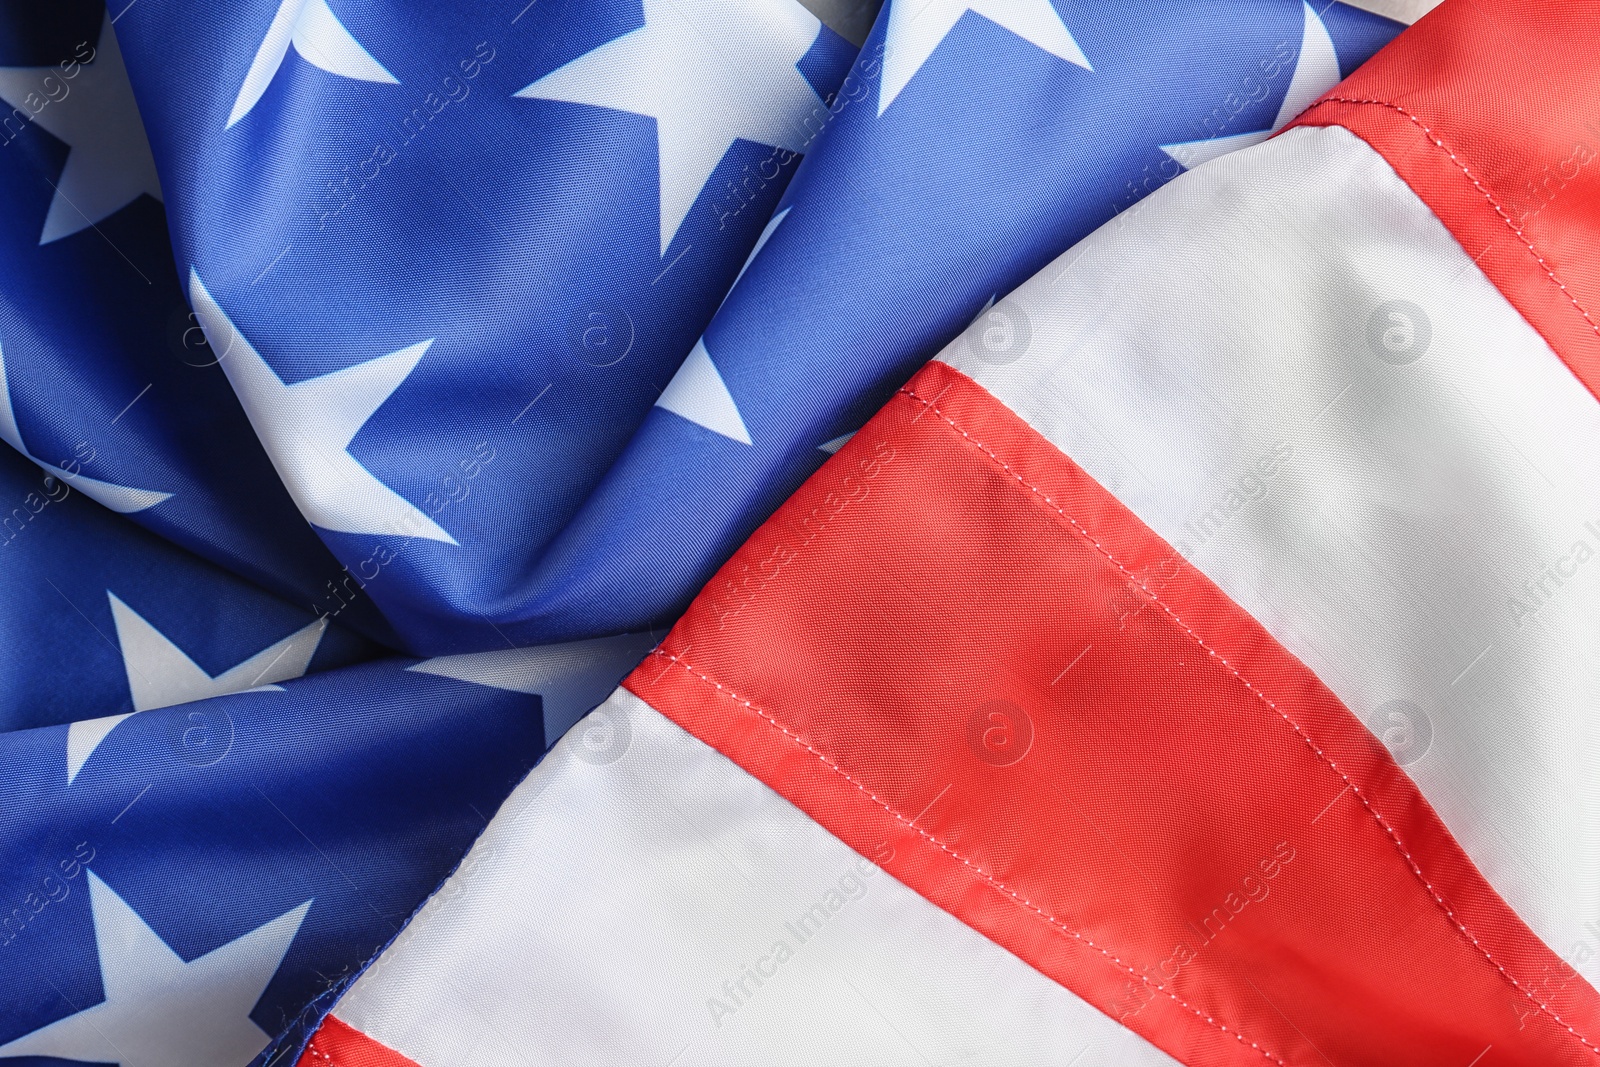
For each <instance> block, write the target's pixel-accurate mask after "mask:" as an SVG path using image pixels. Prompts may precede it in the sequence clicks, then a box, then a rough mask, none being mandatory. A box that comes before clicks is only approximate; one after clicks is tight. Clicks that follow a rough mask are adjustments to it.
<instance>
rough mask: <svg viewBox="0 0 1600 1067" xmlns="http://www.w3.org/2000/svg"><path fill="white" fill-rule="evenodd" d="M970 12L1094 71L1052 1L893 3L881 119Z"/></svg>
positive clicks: (885, 52)
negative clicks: (940, 44)
mask: <svg viewBox="0 0 1600 1067" xmlns="http://www.w3.org/2000/svg"><path fill="white" fill-rule="evenodd" d="M968 11H971V12H973V13H974V14H977V15H981V16H983V17H984V18H986V19H988V20H989V21H990V22H992V23H994V24H995V25H996V26H999V27H1000V28H1001V29H1006V30H1010V31H1011V32H1012V33H1014V34H1016V35H1017V36H1018V37H1021V38H1022V39H1023V40H1024V41H1027V42H1028V43H1030V44H1033V45H1037V46H1038V47H1040V48H1042V49H1044V50H1045V51H1046V52H1049V53H1050V54H1051V55H1053V56H1057V57H1059V58H1061V59H1064V60H1066V61H1067V62H1068V63H1076V64H1077V65H1078V66H1080V67H1082V68H1083V69H1085V70H1093V69H1094V68H1093V67H1091V66H1090V65H1089V60H1088V58H1087V57H1085V56H1084V54H1083V50H1082V49H1081V48H1079V47H1078V42H1077V41H1075V40H1073V39H1072V32H1071V31H1070V30H1068V29H1067V26H1066V23H1064V22H1062V21H1061V15H1060V14H1059V13H1057V11H1056V9H1055V7H1054V6H1052V5H1051V3H1050V0H891V2H890V5H889V30H888V34H887V36H886V37H885V39H884V50H883V86H882V87H881V88H880V89H879V90H878V114H880V115H882V114H883V113H884V112H885V111H887V110H889V105H890V104H892V103H894V98H895V97H897V96H899V95H900V90H901V89H904V88H905V87H906V83H907V82H909V81H910V80H911V79H912V78H913V77H915V76H916V73H917V71H919V70H921V69H922V64H924V63H926V62H927V61H928V57H929V56H931V55H933V52H934V49H936V48H938V47H939V43H940V42H941V41H943V40H944V39H945V37H946V36H948V35H949V33H950V31H951V30H953V29H955V25H956V23H957V22H959V21H960V20H961V16H962V15H965V14H966V13H967V12H968Z"/></svg>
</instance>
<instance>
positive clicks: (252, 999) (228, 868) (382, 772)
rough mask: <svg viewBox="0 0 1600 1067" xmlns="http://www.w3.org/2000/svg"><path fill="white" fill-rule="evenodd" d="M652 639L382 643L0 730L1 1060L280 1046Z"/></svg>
mask: <svg viewBox="0 0 1600 1067" xmlns="http://www.w3.org/2000/svg"><path fill="white" fill-rule="evenodd" d="M649 643H650V642H649V641H648V640H645V641H644V643H643V644H641V641H640V639H637V638H621V639H618V638H611V639H602V640H600V641H592V642H584V643H580V644H576V645H569V646H564V647H555V648H543V649H534V650H520V649H519V650H512V651H505V652H491V653H483V654H478V655H470V656H456V657H446V658H443V659H433V660H422V661H417V660H396V659H387V660H381V661H377V662H372V663H366V664H361V665H357V666H351V667H344V668H339V669H334V670H327V671H323V672H321V673H318V674H313V675H308V676H306V677H304V678H298V679H295V680H291V681H286V682H284V683H283V684H282V685H258V686H257V687H256V688H254V689H251V690H250V691H248V692H241V693H237V694H233V695H229V696H221V697H215V698H212V699H208V700H199V701H196V702H192V703H185V704H182V705H181V706H177V707H168V708H163V709H159V710H149V711H141V712H140V713H138V714H129V715H117V716H113V717H110V718H104V719H97V720H90V721H80V722H73V723H71V724H70V725H62V726H53V727H49V728H35V729H24V730H14V731H11V732H8V733H0V766H4V768H5V774H4V775H3V776H0V811H4V813H5V816H4V818H5V821H4V833H3V835H0V872H4V873H3V874H0V889H3V892H4V894H5V895H4V897H3V899H4V900H5V902H6V910H5V912H4V913H3V914H0V960H3V963H4V965H3V966H0V1061H4V1062H5V1063H7V1064H13V1063H15V1064H18V1065H19V1067H33V1065H35V1064H38V1065H46V1064H59V1063H62V1062H78V1063H116V1064H121V1065H123V1067H222V1065H224V1064H233V1065H236V1067H244V1065H246V1064H250V1063H256V1064H265V1063H268V1062H277V1063H282V1062H285V1060H284V1059H283V1058H282V1057H279V1058H277V1059H276V1060H274V1055H275V1054H276V1052H277V1050H278V1049H279V1048H280V1047H281V1046H283V1045H288V1046H289V1047H290V1048H291V1049H298V1048H299V1047H300V1045H302V1044H303V1043H304V1041H305V1037H306V1032H307V1030H306V1027H307V1025H308V1024H309V1025H312V1026H314V1025H315V1022H316V1020H317V1018H318V1016H319V1013H318V1011H317V1010H316V1009H317V1007H318V1006H319V1004H320V1003H321V1002H320V1001H319V998H323V997H326V996H327V994H328V993H329V992H330V991H332V990H336V989H338V988H340V987H341V984H342V982H343V981H344V980H345V979H346V978H347V977H348V976H349V975H350V974H352V973H354V972H355V971H356V970H357V969H358V968H359V967H360V966H361V964H362V963H363V962H365V961H366V960H367V959H368V958H369V957H370V956H371V955H372V954H373V953H374V952H375V951H376V950H377V949H378V948H380V947H381V946H382V945H384V944H385V943H386V942H388V941H389V940H390V939H391V938H393V937H394V936H395V934H396V933H397V932H398V931H399V930H400V929H401V928H402V926H403V925H404V923H405V921H406V919H407V918H408V917H409V916H410V915H411V914H412V912H413V911H414V910H415V908H416V907H417V906H418V905H419V904H420V903H421V902H422V901H423V900H424V899H425V898H426V897H427V895H428V894H429V893H431V892H432V891H433V890H434V889H435V888H436V887H437V886H438V884H439V881H440V879H441V878H442V877H443V876H444V875H445V874H446V873H448V872H449V871H450V869H451V868H452V867H454V866H455V864H456V863H457V862H458V861H459V860H460V858H461V856H462V854H463V853H464V852H465V851H466V849H467V846H468V845H469V844H470V843H471V841H472V840H473V838H474V837H476V836H477V834H478V833H479V831H481V830H482V828H483V826H484V822H485V820H486V818H487V816H488V815H489V814H490V813H492V812H493V811H494V810H495V808H496V806H497V805H499V804H500V802H501V801H502V800H503V799H504V798H505V797H506V795H507V793H508V792H509V791H510V790H511V788H512V787H513V786H514V785H516V783H517V782H518V781H519V780H520V779H521V778H522V777H523V776H524V775H525V774H526V773H527V771H528V769H529V768H530V767H532V766H533V764H534V762H535V761H536V760H537V759H538V758H539V757H540V756H541V755H542V754H543V752H544V751H545V747H546V738H547V737H548V738H551V739H553V738H555V737H559V736H560V734H561V733H562V732H563V731H565V730H566V728H567V727H568V726H570V725H571V723H572V721H573V720H575V719H576V718H578V717H579V716H581V715H582V714H583V713H584V712H586V711H587V710H588V709H589V708H591V707H593V706H594V705H595V704H596V703H597V702H599V701H600V700H601V699H603V697H604V695H605V693H606V692H608V691H609V690H610V689H611V688H612V687H613V686H615V684H616V681H617V679H618V677H620V675H621V674H622V673H624V672H625V671H626V670H627V669H628V668H629V667H631V666H632V665H633V664H634V663H636V662H637V661H638V659H639V657H640V656H641V655H642V654H643V653H644V651H645V650H646V649H647V648H648V647H649ZM322 1006H324V1007H325V1005H322Z"/></svg>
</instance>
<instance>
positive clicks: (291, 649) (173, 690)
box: [67, 589, 328, 785]
mask: <svg viewBox="0 0 1600 1067" xmlns="http://www.w3.org/2000/svg"><path fill="white" fill-rule="evenodd" d="M106 598H107V599H108V600H109V601H110V603H111V621H112V623H113V624H114V625H115V626H116V629H117V646H118V648H119V650H120V651H121V652H122V668H123V670H124V671H125V672H126V673H127V676H128V692H129V694H130V695H131V696H132V698H133V711H131V712H128V713H127V714H123V715H108V716H105V717H104V718H99V719H86V720H81V721H78V722H74V723H72V724H70V725H69V726H68V727H67V784H68V785H71V784H72V781H73V779H75V778H76V777H77V776H78V772H79V771H80V770H82V769H83V765H84V764H85V763H87V762H88V760H89V757H90V756H92V755H94V750H95V749H96V748H98V747H100V742H102V741H104V740H105V739H106V737H107V736H109V735H110V733H111V731H112V730H115V729H116V728H117V726H118V725H120V724H121V723H122V721H123V720H124V719H127V718H128V717H129V716H130V715H133V714H136V713H138V712H141V711H154V710H155V709H157V708H167V707H171V706H173V705H174V704H186V703H188V702H189V701H191V700H205V699H208V698H210V697H219V696H226V695H227V694H229V693H241V692H244V691H245V690H247V689H265V688H271V689H277V688H279V687H278V685H277V683H278V682H286V681H288V680H289V679H291V678H299V677H300V676H302V675H303V674H305V673H306V669H307V668H308V667H310V666H311V657H312V656H314V655H316V652H317V647H318V646H319V645H320V644H321V643H322V635H323V633H324V632H326V630H327V628H328V620H327V619H317V620H315V621H313V622H311V623H308V624H307V625H305V626H303V627H301V628H300V629H298V630H296V631H295V632H294V633H292V634H290V635H289V636H288V637H285V638H283V639H282V640H281V641H277V642H274V643H273V644H271V645H268V646H267V647H266V648H264V649H262V650H261V651H260V652H257V653H256V654H255V655H253V656H251V657H249V658H248V659H246V660H244V661H243V662H241V663H238V664H236V665H235V666H233V667H231V668H229V669H228V670H226V671H223V672H222V673H221V674H219V675H217V676H216V677H212V676H211V675H209V674H207V673H206V672H205V668H203V667H201V666H200V665H199V664H198V663H196V662H195V661H194V660H193V659H191V658H190V657H189V655H188V653H186V652H184V651H183V649H181V648H179V647H178V646H177V645H176V644H174V643H173V642H172V639H171V638H169V637H167V635H166V634H164V633H162V632H161V631H160V630H158V629H156V628H155V627H154V626H152V625H151V624H150V623H149V621H148V620H146V619H145V617H144V616H142V615H140V614H139V613H138V612H137V611H134V610H133V609H132V608H130V607H129V606H128V605H127V604H126V603H124V602H123V600H122V598H121V597H119V596H117V595H116V594H115V593H113V592H112V591H111V590H109V589H107V590H106Z"/></svg>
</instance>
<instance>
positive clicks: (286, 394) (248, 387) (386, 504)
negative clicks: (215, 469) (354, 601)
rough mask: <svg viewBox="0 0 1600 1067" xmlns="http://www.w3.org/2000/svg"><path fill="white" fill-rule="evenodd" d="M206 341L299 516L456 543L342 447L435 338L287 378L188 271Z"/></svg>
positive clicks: (350, 529) (345, 528)
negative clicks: (318, 373) (314, 374)
mask: <svg viewBox="0 0 1600 1067" xmlns="http://www.w3.org/2000/svg"><path fill="white" fill-rule="evenodd" d="M189 302H190V304H192V305H193V307H194V311H195V314H196V315H198V316H199V317H200V324H201V326H203V327H204V328H205V333H206V340H207V341H209V342H210V344H211V347H212V349H213V350H214V351H216V352H217V353H218V356H217V359H218V362H219V363H221V365H222V369H223V371H224V373H226V374H227V376H228V381H229V382H231V383H232V384H233V389H234V392H236V393H238V394H239V402H240V403H241V404H242V405H243V406H244V410H245V414H246V415H248V416H249V417H250V424H251V425H252V426H254V427H255V431H256V435H257V436H258V437H260V438H261V443H262V444H263V445H264V446H265V447H266V450H267V455H268V456H269V457H271V459H272V465H273V466H274V467H275V468H276V469H277V471H278V476H279V477H280V478H281V479H283V484H284V486H285V487H287V488H288V490H289V495H290V496H292V497H294V502H295V503H296V504H298V505H299V507H300V512H301V514H303V515H304V516H305V517H306V519H307V521H309V522H311V523H313V524H315V525H317V526H320V527H322V528H323V529H324V530H333V531H335V532H338V533H352V534H378V535H383V536H393V537H404V538H410V537H421V538H426V539H427V540H430V541H442V542H444V543H445V544H449V545H454V544H456V543H457V542H456V539H455V538H453V537H451V536H450V535H449V534H448V533H446V532H445V531H444V529H443V528H442V527H440V526H439V525H438V524H437V523H435V522H434V521H433V520H432V519H430V518H429V517H428V516H427V515H425V514H423V513H422V511H421V510H420V509H418V508H417V507H416V506H415V505H413V504H412V503H411V502H410V501H408V500H406V499H405V498H404V497H402V496H401V495H400V494H399V493H397V492H395V491H394V490H393V489H390V488H389V487H388V486H387V485H385V484H384V483H383V482H381V481H379V480H378V479H377V477H376V476H374V475H373V474H372V472H371V471H369V470H367V468H365V467H363V466H362V465H361V464H360V462H359V461H357V460H356V458H355V457H354V456H352V455H351V454H350V451H349V448H350V442H351V441H353V440H354V439H355V436H356V434H358V433H360V432H361V428H362V427H363V426H365V425H366V424H367V421H368V420H369V419H371V418H372V416H373V415H374V414H376V413H377V410H378V409H379V408H380V407H382V406H383V405H384V403H385V401H387V400H388V399H389V397H390V396H391V395H392V394H393V393H394V391H395V390H396V389H398V388H399V387H400V384H401V383H402V382H404V381H405V380H406V378H407V377H409V376H410V374H411V372H412V370H414V369H415V368H416V365H417V363H418V361H420V360H421V359H422V357H423V355H424V354H425V353H426V352H427V351H428V348H429V346H431V345H432V344H433V339H432V338H429V339H428V340H426V341H419V342H417V343H416V344H413V345H409V346H407V347H405V348H401V349H398V350H396V351H394V352H390V353H388V354H387V355H383V356H379V357H377V358H376V359H369V360H367V361H366V362H364V363H356V364H353V365H352V366H349V367H345V368H344V369H343V370H337V371H333V372H332V373H330V374H324V375H321V376H320V377H316V378H308V379H306V380H305V381H301V382H296V383H295V384H293V385H289V384H287V383H285V382H284V381H283V379H282V378H279V377H278V374H277V372H276V371H274V370H273V369H272V368H271V367H270V366H268V365H267V362H266V361H265V360H264V359H262V358H261V354H260V353H258V352H257V351H256V350H255V348H254V346H252V345H251V344H250V342H249V341H248V340H247V339H246V338H245V336H244V335H243V334H242V333H240V332H239V329H238V327H236V326H235V325H234V324H233V320H232V319H230V318H229V317H228V315H227V313H226V312H224V311H223V310H222V307H221V306H220V305H219V304H218V303H217V302H216V300H215V299H214V298H213V297H212V295H211V293H210V292H209V291H207V289H206V287H205V284H204V283H203V282H202V281H201V280H200V275H199V273H198V272H196V271H193V270H191V271H190V272H189Z"/></svg>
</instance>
